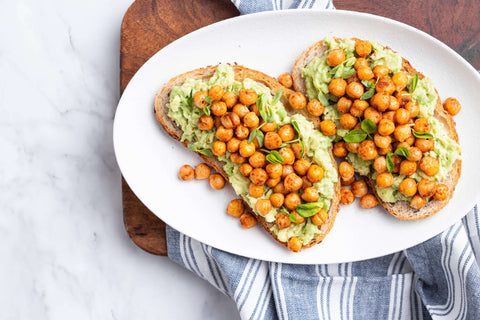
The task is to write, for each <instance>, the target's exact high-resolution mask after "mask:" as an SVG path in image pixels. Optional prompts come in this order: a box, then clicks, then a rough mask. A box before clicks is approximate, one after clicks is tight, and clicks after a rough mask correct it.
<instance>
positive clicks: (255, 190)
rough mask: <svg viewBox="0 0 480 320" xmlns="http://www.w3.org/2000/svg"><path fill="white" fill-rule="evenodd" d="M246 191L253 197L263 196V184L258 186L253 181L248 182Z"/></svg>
mask: <svg viewBox="0 0 480 320" xmlns="http://www.w3.org/2000/svg"><path fill="white" fill-rule="evenodd" d="M248 193H249V194H250V196H252V197H254V198H260V197H261V196H263V185H261V186H259V185H256V184H253V183H250V186H249V187H248Z"/></svg>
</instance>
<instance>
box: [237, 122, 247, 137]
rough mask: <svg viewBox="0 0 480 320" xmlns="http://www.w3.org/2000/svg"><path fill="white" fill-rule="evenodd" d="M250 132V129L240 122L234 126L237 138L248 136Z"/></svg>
mask: <svg viewBox="0 0 480 320" xmlns="http://www.w3.org/2000/svg"><path fill="white" fill-rule="evenodd" d="M249 134H250V130H248V128H247V127H245V126H244V125H242V124H239V125H238V126H237V127H236V128H235V135H236V136H237V138H238V139H240V140H244V139H247V138H248V135H249Z"/></svg>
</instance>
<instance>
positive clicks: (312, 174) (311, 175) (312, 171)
mask: <svg viewBox="0 0 480 320" xmlns="http://www.w3.org/2000/svg"><path fill="white" fill-rule="evenodd" d="M323 175H324V170H323V168H322V167H320V166H319V165H316V164H312V165H311V166H310V168H309V169H308V171H307V178H308V180H309V181H310V182H311V183H315V182H319V181H320V180H322V179H323Z"/></svg>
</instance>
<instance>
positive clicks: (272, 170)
mask: <svg viewBox="0 0 480 320" xmlns="http://www.w3.org/2000/svg"><path fill="white" fill-rule="evenodd" d="M265 170H266V171H267V174H268V176H269V177H270V178H272V179H277V178H281V177H282V172H283V166H282V165H281V164H279V163H269V164H267V166H266V168H265Z"/></svg>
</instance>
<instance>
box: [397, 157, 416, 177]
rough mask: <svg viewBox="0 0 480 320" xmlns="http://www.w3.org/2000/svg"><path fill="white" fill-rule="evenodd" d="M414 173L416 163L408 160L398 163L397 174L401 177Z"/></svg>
mask: <svg viewBox="0 0 480 320" xmlns="http://www.w3.org/2000/svg"><path fill="white" fill-rule="evenodd" d="M415 172H417V163H416V162H414V161H409V160H403V161H402V162H401V163H400V170H399V172H398V173H399V174H401V175H402V176H411V175H412V174H414V173H415Z"/></svg>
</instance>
